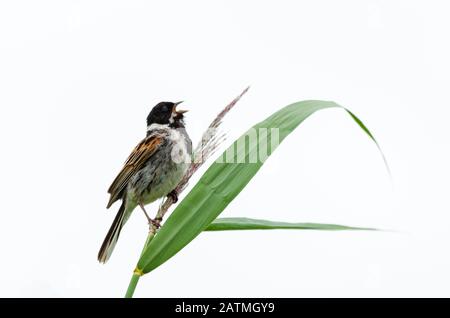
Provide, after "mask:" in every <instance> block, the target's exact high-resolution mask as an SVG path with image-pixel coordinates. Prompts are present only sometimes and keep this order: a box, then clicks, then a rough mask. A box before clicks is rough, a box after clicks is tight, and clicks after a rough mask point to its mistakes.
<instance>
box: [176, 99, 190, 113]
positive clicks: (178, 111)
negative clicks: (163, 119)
mask: <svg viewBox="0 0 450 318" xmlns="http://www.w3.org/2000/svg"><path fill="white" fill-rule="evenodd" d="M182 102H183V101H181V102H178V103H175V104H174V106H173V112H174V113H176V114H178V115H181V114H184V113H187V112H188V110H184V109H179V110H178V109H177V106H178V105H180V104H181V103H182Z"/></svg>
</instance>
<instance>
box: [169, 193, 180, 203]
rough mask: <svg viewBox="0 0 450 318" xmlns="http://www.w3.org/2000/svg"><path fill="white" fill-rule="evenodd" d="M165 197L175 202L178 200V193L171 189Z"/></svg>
mask: <svg viewBox="0 0 450 318" xmlns="http://www.w3.org/2000/svg"><path fill="white" fill-rule="evenodd" d="M167 197H169V198H171V199H172V202H173V203H177V202H178V193H177V191H175V190H173V191H172V192H170V193H169V194H168V195H167Z"/></svg>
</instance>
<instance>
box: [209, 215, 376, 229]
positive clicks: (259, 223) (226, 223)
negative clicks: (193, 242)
mask: <svg viewBox="0 0 450 318" xmlns="http://www.w3.org/2000/svg"><path fill="white" fill-rule="evenodd" d="M248 230H315V231H378V230H377V229H373V228H364V227H353V226H345V225H337V224H322V223H290V222H279V221H268V220H259V219H249V218H220V219H215V220H214V221H213V222H212V223H211V224H210V225H209V226H208V227H207V228H206V230H205V231H208V232H216V231H248Z"/></svg>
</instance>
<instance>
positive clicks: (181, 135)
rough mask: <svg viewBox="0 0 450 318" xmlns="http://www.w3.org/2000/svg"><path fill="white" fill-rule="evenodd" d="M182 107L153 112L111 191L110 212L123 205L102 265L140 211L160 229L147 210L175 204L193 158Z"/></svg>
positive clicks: (171, 105) (107, 240) (106, 243)
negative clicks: (167, 201)
mask: <svg viewBox="0 0 450 318" xmlns="http://www.w3.org/2000/svg"><path fill="white" fill-rule="evenodd" d="M181 103H182V102H178V103H172V102H161V103H158V104H157V105H156V106H155V107H153V108H152V110H151V111H150V113H149V115H148V117H147V134H146V137H145V138H144V139H143V140H142V141H141V142H139V143H138V145H137V146H136V147H135V148H134V150H133V151H132V152H131V154H130V156H129V157H128V159H127V160H126V162H125V164H124V166H123V168H122V170H121V171H120V173H119V174H118V175H117V177H116V178H115V179H114V181H113V183H112V184H111V186H110V187H109V189H108V193H109V194H110V199H109V202H108V205H107V209H109V208H111V206H112V205H113V204H114V203H115V202H117V201H119V200H121V201H122V204H121V206H120V208H119V211H118V212H117V215H116V217H115V219H114V221H113V223H112V225H111V228H110V229H109V231H108V234H107V235H106V238H105V239H104V241H103V244H102V246H101V248H100V251H99V253H98V261H99V262H100V263H106V262H107V261H108V260H109V258H110V257H111V254H112V252H113V250H114V248H115V246H116V244H117V241H118V239H119V235H120V232H121V230H122V228H123V226H124V225H125V223H126V222H127V221H128V219H129V217H130V215H131V214H132V212H133V211H134V210H135V209H136V208H137V207H140V209H142V211H143V212H144V214H145V216H146V218H147V220H148V222H149V224H153V225H155V226H156V227H157V228H159V226H160V222H161V220H158V219H154V220H153V219H151V218H150V217H149V215H148V213H147V211H146V210H145V206H146V205H148V204H150V203H152V202H154V201H156V200H158V199H160V198H163V197H166V196H172V198H173V200H174V202H176V201H177V200H178V197H177V194H176V192H175V191H174V189H175V188H176V186H177V185H178V184H179V182H180V181H181V180H182V178H183V176H184V174H185V173H186V171H187V169H188V167H189V162H190V159H191V156H192V141H191V139H190V138H189V135H188V133H187V131H186V128H185V121H184V114H185V113H186V112H187V110H177V106H178V105H180V104H181Z"/></svg>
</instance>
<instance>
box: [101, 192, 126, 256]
mask: <svg viewBox="0 0 450 318" xmlns="http://www.w3.org/2000/svg"><path fill="white" fill-rule="evenodd" d="M125 201H126V200H123V201H122V205H121V206H120V209H119V211H118V212H117V215H116V218H115V219H114V221H113V224H112V225H111V228H110V229H109V231H108V234H106V237H105V240H104V241H103V244H102V247H101V248H100V251H99V252H98V261H99V262H100V263H106V262H107V261H108V260H109V258H110V257H111V254H112V252H113V251H114V247H116V243H117V240H118V239H119V235H120V231H121V230H122V227H123V226H124V225H125V223H126V221H127V220H128V217H127V213H126V209H125V206H126V202H125Z"/></svg>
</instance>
